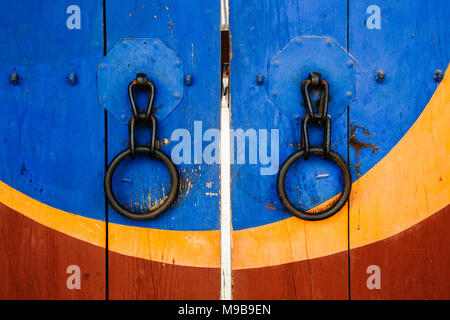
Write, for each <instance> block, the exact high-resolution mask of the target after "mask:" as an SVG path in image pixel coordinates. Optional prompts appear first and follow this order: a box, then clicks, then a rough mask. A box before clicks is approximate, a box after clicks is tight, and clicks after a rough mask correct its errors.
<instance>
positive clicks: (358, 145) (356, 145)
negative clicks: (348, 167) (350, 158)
mask: <svg viewBox="0 0 450 320" xmlns="http://www.w3.org/2000/svg"><path fill="white" fill-rule="evenodd" d="M357 130H359V131H360V132H362V134H363V135H364V136H365V137H367V138H372V136H371V135H370V132H369V130H367V129H366V128H364V127H363V126H357V125H352V124H350V139H349V144H350V146H351V147H352V148H353V149H355V152H356V159H357V161H356V164H354V166H353V170H354V171H355V172H356V175H357V176H358V178H359V177H361V162H360V161H359V159H360V157H359V155H360V152H361V149H364V148H372V152H373V153H377V151H378V147H377V146H376V145H374V144H372V143H369V142H361V141H359V140H358V139H357V138H356V134H357Z"/></svg>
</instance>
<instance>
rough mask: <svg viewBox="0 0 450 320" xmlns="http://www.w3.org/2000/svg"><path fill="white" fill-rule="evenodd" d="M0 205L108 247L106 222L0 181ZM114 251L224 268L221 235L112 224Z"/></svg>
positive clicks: (111, 243) (164, 261)
mask: <svg viewBox="0 0 450 320" xmlns="http://www.w3.org/2000/svg"><path fill="white" fill-rule="evenodd" d="M0 202H1V203H3V204H4V205H6V206H8V207H9V208H11V209H13V210H15V211H16V212H18V213H21V214H22V215H24V216H26V217H28V218H30V219H32V220H34V221H36V222H38V223H40V224H42V225H44V226H46V227H48V228H51V229H54V230H57V231H59V232H62V233H64V234H66V235H69V236H71V237H74V238H76V239H79V240H82V241H86V242H88V243H91V244H93V245H96V246H99V247H103V248H104V247H105V243H106V241H105V240H106V229H105V225H106V224H105V222H104V221H100V220H97V219H92V218H87V217H83V216H80V215H77V214H73V213H69V212H66V211H62V210H59V209H56V208H53V207H51V206H48V205H46V204H44V203H42V202H40V201H37V200H35V199H33V198H30V197H29V196H27V195H25V194H23V193H21V192H20V191H18V190H16V189H14V188H12V187H10V186H8V185H7V184H5V183H4V182H1V181H0ZM108 225H109V230H108V231H109V249H110V250H111V251H114V252H117V253H121V254H124V255H129V256H133V257H138V258H144V259H149V260H153V261H158V262H162V263H169V264H177V265H183V266H195V267H211V268H214V267H219V266H220V248H219V243H220V232H219V231H218V230H213V231H173V230H159V229H150V228H140V227H132V226H125V225H119V224H114V223H109V224H108Z"/></svg>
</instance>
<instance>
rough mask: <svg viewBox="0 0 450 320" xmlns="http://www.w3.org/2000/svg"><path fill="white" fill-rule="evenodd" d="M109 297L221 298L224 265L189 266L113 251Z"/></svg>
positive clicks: (110, 256) (128, 298) (135, 298)
mask: <svg viewBox="0 0 450 320" xmlns="http://www.w3.org/2000/svg"><path fill="white" fill-rule="evenodd" d="M109 264H110V266H112V267H110V272H111V270H113V271H114V276H113V277H110V279H109V292H110V295H109V298H110V299H126V300H147V299H150V300H159V299H161V300H165V299H170V300H180V299H183V300H184V299H188V300H197V299H219V297H220V269H219V268H198V267H186V266H179V265H174V264H167V263H161V262H155V261H150V260H146V259H142V258H136V257H130V256H126V255H122V254H119V253H115V252H111V251H110V252H109Z"/></svg>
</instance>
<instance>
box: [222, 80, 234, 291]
mask: <svg viewBox="0 0 450 320" xmlns="http://www.w3.org/2000/svg"><path fill="white" fill-rule="evenodd" d="M222 83H223V88H224V92H223V95H222V105H221V108H220V110H221V112H220V133H221V134H220V272H221V290H220V298H221V299H222V300H231V299H232V295H231V291H232V278H231V246H232V244H231V192H230V183H231V179H230V178H231V172H230V166H231V163H230V108H229V100H228V78H226V77H224V78H223V79H222Z"/></svg>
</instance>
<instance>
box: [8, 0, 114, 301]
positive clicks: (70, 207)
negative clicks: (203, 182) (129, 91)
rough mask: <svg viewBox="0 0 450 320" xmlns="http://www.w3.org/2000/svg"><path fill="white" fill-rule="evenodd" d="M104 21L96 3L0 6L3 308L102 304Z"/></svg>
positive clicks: (100, 8)
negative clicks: (99, 81)
mask: <svg viewBox="0 0 450 320" xmlns="http://www.w3.org/2000/svg"><path fill="white" fill-rule="evenodd" d="M102 17H103V14H102V2H101V1H88V0H81V1H78V2H77V5H76V6H71V5H69V4H67V3H63V2H58V3H56V2H52V1H40V2H39V3H32V2H28V3H27V4H23V3H16V2H13V3H9V2H2V3H1V4H0V33H1V36H0V39H1V40H0V59H1V61H2V64H1V65H0V74H2V77H3V80H2V81H1V83H0V104H1V105H2V108H1V110H0V135H1V137H2V138H1V140H0V162H1V163H2V165H1V166H0V180H1V183H0V197H1V201H0V202H2V203H3V204H0V219H1V231H0V242H1V243H2V246H1V249H0V281H1V283H2V285H1V287H2V289H1V290H0V298H2V299H12V298H16V299H17V298H18V299H72V298H73V299H102V298H104V297H105V249H103V248H101V246H104V242H105V230H104V222H103V221H104V218H105V208H104V195H103V189H102V186H101V181H102V179H103V168H104V161H105V159H104V147H103V145H104V127H103V123H104V120H103V110H102V108H101V107H100V106H99V105H98V104H97V94H96V64H97V62H98V61H99V59H100V58H101V56H102V51H103V37H102ZM13 73H16V74H18V76H19V78H18V82H17V83H16V84H15V85H14V84H13V83H12V82H11V81H10V76H11V74H13ZM71 73H75V74H76V77H77V81H76V83H75V82H73V83H71V82H70V81H69V75H70V74H71ZM65 217H68V219H65ZM74 221H77V222H78V223H77V224H72V223H73V222H74ZM82 221H85V222H87V223H88V224H84V223H81V222H82ZM86 226H89V227H90V228H87V229H86V228H85V227H86ZM70 266H75V267H70ZM78 267H79V269H77V268H78ZM68 268H69V269H68ZM74 268H75V269H74ZM78 271H79V272H78ZM67 272H69V273H67ZM72 275H73V276H74V277H77V276H79V277H81V278H80V285H81V287H80V288H77V287H71V286H70V285H69V286H68V283H67V280H68V279H69V278H70V277H71V276H72ZM74 281H75V280H74Z"/></svg>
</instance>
